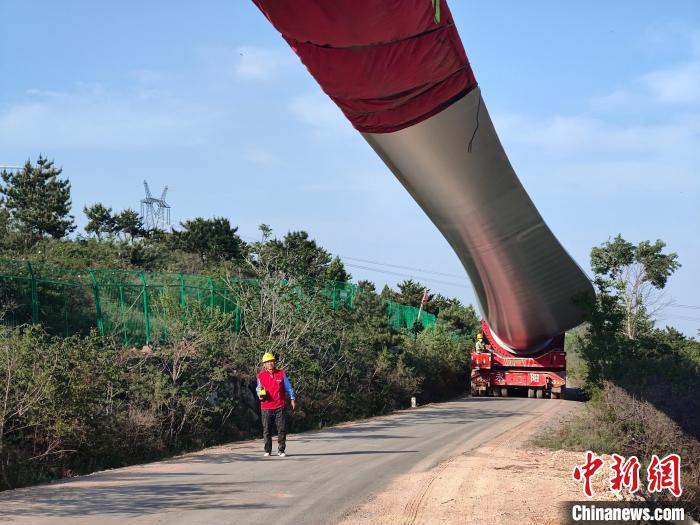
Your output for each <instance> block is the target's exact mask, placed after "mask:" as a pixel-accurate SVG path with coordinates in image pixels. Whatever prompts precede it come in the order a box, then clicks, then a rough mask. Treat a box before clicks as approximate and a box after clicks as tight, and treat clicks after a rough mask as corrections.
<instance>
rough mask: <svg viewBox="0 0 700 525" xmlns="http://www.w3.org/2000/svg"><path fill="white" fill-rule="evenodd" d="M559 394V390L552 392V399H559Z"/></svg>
mask: <svg viewBox="0 0 700 525" xmlns="http://www.w3.org/2000/svg"><path fill="white" fill-rule="evenodd" d="M560 395H561V394H559V392H552V399H559V396H560Z"/></svg>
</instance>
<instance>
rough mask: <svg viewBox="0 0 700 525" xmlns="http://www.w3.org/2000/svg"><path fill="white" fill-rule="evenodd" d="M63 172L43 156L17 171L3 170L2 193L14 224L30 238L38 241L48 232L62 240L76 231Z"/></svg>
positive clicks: (0, 189)
mask: <svg viewBox="0 0 700 525" xmlns="http://www.w3.org/2000/svg"><path fill="white" fill-rule="evenodd" d="M62 171H63V170H62V169H61V168H56V167H55V166H54V163H53V161H51V160H48V159H46V158H44V157H42V156H41V155H40V156H39V159H38V160H37V163H36V165H32V163H31V162H30V161H29V160H28V161H27V162H26V164H25V165H24V168H22V170H20V171H18V172H16V173H11V172H7V171H3V172H2V173H0V177H2V181H3V182H4V185H3V186H2V187H0V194H2V195H3V196H4V199H3V200H4V205H5V208H6V209H7V211H8V212H9V215H10V222H11V225H12V226H13V227H14V228H16V229H17V230H18V231H19V232H20V233H21V234H22V235H23V236H24V237H25V239H26V240H27V241H30V242H36V241H38V240H39V239H41V238H42V237H45V236H47V235H49V236H51V237H53V238H55V239H60V238H62V237H65V236H66V235H67V234H68V233H70V232H72V231H73V230H75V224H74V223H73V216H72V215H70V209H71V198H70V182H69V181H68V180H67V179H61V178H59V177H60V175H61V173H62Z"/></svg>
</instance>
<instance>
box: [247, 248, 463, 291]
mask: <svg viewBox="0 0 700 525" xmlns="http://www.w3.org/2000/svg"><path fill="white" fill-rule="evenodd" d="M239 237H241V238H242V239H246V240H249V241H254V242H257V241H259V240H260V239H255V238H253V237H249V236H247V235H246V236H243V235H240V236H239ZM336 255H338V257H340V258H341V259H344V260H351V261H359V262H364V263H368V264H374V265H377V266H385V267H387V268H398V269H400V270H409V271H414V272H420V273H421V274H426V273H427V274H433V275H442V276H444V277H453V278H455V279H464V277H465V276H464V275H456V274H452V273H445V272H436V271H434V270H426V269H424V268H414V267H412V266H402V265H400V264H391V263H384V262H379V261H373V260H371V259H362V258H360V257H350V256H348V255H340V254H336ZM343 264H344V265H345V266H348V267H352V268H359V269H362V270H368V271H370V272H377V273H383V274H387V275H395V276H398V277H405V278H409V279H417V278H420V279H421V280H423V281H429V282H433V283H438V284H446V285H449V286H457V287H460V288H466V289H471V286H467V285H465V284H462V283H454V282H448V281H442V280H440V279H435V278H433V277H429V276H425V275H417V274H406V273H399V272H392V271H391V270H385V269H381V268H371V267H369V266H362V265H359V264H353V263H348V262H345V263H343Z"/></svg>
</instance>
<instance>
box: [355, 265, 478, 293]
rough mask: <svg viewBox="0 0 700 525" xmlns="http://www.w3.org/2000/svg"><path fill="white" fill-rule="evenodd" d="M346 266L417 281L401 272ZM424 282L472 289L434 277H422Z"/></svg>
mask: <svg viewBox="0 0 700 525" xmlns="http://www.w3.org/2000/svg"><path fill="white" fill-rule="evenodd" d="M345 266H349V267H351V268H360V269H362V270H369V271H370V272H377V273H385V274H388V275H397V276H399V277H407V278H409V279H415V278H416V276H415V275H410V274H407V273H399V272H392V271H391V270H381V269H379V268H370V267H369V266H362V265H359V264H352V263H346V264H345ZM421 279H422V280H424V281H428V282H432V283H439V284H446V285H448V286H457V287H459V288H467V289H471V286H467V285H465V284H459V283H451V282H448V281H441V280H439V279H434V278H432V277H421Z"/></svg>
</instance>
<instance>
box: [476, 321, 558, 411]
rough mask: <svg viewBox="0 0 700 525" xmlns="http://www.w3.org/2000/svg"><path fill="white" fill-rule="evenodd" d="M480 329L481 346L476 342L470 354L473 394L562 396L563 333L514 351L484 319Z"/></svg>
mask: <svg viewBox="0 0 700 525" xmlns="http://www.w3.org/2000/svg"><path fill="white" fill-rule="evenodd" d="M481 333H482V334H483V339H482V341H483V347H481V348H479V346H481V345H477V348H475V350H474V351H473V352H472V354H471V394H472V395H473V396H496V397H508V396H514V395H521V396H524V395H527V397H532V398H535V397H536V398H539V399H541V398H553V399H563V398H564V395H565V391H566V352H565V351H564V334H559V335H556V336H554V337H552V338H551V339H550V340H548V341H545V342H543V343H541V344H540V345H538V346H535V347H534V348H530V349H526V350H520V349H519V350H518V351H517V353H516V352H514V351H512V350H510V349H509V348H508V347H507V346H506V345H505V344H504V343H503V342H502V341H500V340H499V338H498V337H497V336H496V335H495V334H494V333H493V331H492V330H491V328H490V327H489V325H488V323H487V322H486V321H485V320H483V321H481Z"/></svg>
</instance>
